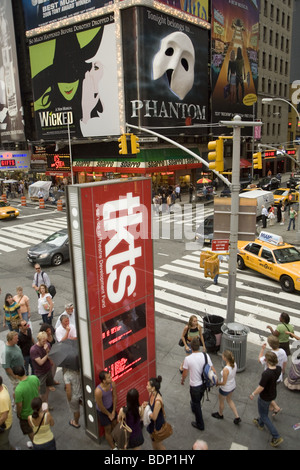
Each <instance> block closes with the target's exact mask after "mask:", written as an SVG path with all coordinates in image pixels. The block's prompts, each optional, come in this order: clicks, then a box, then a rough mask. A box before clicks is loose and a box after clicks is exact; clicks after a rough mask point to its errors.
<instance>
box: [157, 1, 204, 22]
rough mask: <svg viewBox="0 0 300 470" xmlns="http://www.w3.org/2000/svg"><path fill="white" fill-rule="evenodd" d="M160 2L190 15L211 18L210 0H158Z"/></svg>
mask: <svg viewBox="0 0 300 470" xmlns="http://www.w3.org/2000/svg"><path fill="white" fill-rule="evenodd" d="M158 1H159V2H160V3H164V4H165V5H168V6H171V7H173V8H177V9H178V10H180V11H183V12H184V13H189V14H190V15H193V16H197V18H201V19H202V20H205V21H208V18H209V6H208V0H201V1H200V0H189V1H187V0H172V1H171V2H170V1H169V0H158Z"/></svg>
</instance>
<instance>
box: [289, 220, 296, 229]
mask: <svg viewBox="0 0 300 470" xmlns="http://www.w3.org/2000/svg"><path fill="white" fill-rule="evenodd" d="M292 223H293V230H295V218H293V219H290V221H289V226H288V230H290V228H291V225H292Z"/></svg>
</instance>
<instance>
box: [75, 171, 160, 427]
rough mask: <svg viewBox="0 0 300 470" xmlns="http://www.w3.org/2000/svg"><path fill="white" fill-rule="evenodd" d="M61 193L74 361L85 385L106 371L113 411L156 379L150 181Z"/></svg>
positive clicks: (142, 393) (95, 382) (142, 395)
mask: <svg viewBox="0 0 300 470" xmlns="http://www.w3.org/2000/svg"><path fill="white" fill-rule="evenodd" d="M68 193H69V196H68V199H69V201H68V210H69V225H70V244H71V253H72V265H73V266H74V268H73V269H74V279H75V287H76V293H75V299H76V310H77V318H78V325H77V327H78V337H79V341H80V343H81V348H80V350H81V360H82V363H83V364H84V365H86V367H83V369H85V368H86V370H89V368H90V369H91V373H90V372H89V373H86V374H84V372H83V381H84V384H88V385H89V386H90V387H91V388H93V387H96V385H98V382H99V379H98V375H99V372H100V371H101V370H103V369H105V370H107V371H109V372H110V373H111V375H112V378H113V380H114V381H115V382H116V384H117V393H118V407H119V406H124V405H125V404H126V394H127V391H128V390H129V389H130V388H132V387H134V388H136V389H137V390H138V391H139V393H140V398H141V400H143V399H146V398H147V396H146V395H145V390H146V389H145V383H147V380H148V379H149V377H152V376H154V375H155V373H156V370H155V327H154V282H153V251H152V239H151V180H150V179H149V178H136V179H133V180H131V181H126V182H124V181H123V180H113V181H111V182H108V183H105V184H102V183H101V184H96V183H95V184H86V185H75V186H73V187H71V188H69V191H68ZM75 196H76V197H75ZM78 207H79V210H78ZM74 214H75V215H74ZM77 214H78V215H79V214H80V215H79V216H78V217H77ZM78 257H79V258H82V268H79V267H77V266H79V265H78V259H79V258H78ZM82 271H83V273H82ZM76 279H81V280H82V281H83V282H82V281H81V283H80V285H81V286H85V289H84V292H78V287H77V285H78V284H76ZM83 307H84V308H83ZM81 330H82V331H81ZM87 342H88V343H89V345H87V344H86V343H87ZM89 403H90V399H89ZM87 411H88V412H91V410H90V409H89V408H88V406H87ZM87 425H88V426H90V427H92V425H91V424H89V423H87ZM91 431H92V430H91ZM93 432H94V431H93Z"/></svg>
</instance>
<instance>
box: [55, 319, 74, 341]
mask: <svg viewBox="0 0 300 470" xmlns="http://www.w3.org/2000/svg"><path fill="white" fill-rule="evenodd" d="M60 323H61V324H60V326H59V327H58V328H57V330H56V331H55V336H56V339H57V341H58V342H59V343H60V342H61V341H65V340H66V339H77V336H76V330H75V328H74V326H73V325H70V319H69V317H68V315H61V317H60Z"/></svg>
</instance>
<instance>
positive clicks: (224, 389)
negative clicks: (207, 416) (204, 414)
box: [212, 350, 241, 424]
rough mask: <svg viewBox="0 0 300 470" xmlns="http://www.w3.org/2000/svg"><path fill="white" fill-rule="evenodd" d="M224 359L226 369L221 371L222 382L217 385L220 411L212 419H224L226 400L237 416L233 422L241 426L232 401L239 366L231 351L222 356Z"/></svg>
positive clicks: (213, 414)
mask: <svg viewBox="0 0 300 470" xmlns="http://www.w3.org/2000/svg"><path fill="white" fill-rule="evenodd" d="M222 359H223V361H224V362H225V367H224V368H223V370H222V371H221V377H222V381H221V382H218V383H217V385H218V386H219V387H220V389H219V411H217V412H216V413H212V417H213V418H217V419H223V411H224V404H225V399H226V401H227V403H228V405H229V407H230V408H231V410H232V411H233V414H234V416H235V418H234V420H233V422H234V424H239V423H240V422H241V418H240V417H239V414H238V412H237V409H236V406H235V404H234V402H233V401H232V394H233V392H234V390H235V387H236V382H235V376H236V371H237V365H236V363H235V361H234V356H233V354H232V352H231V351H227V350H225V351H224V352H223V354H222Z"/></svg>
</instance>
